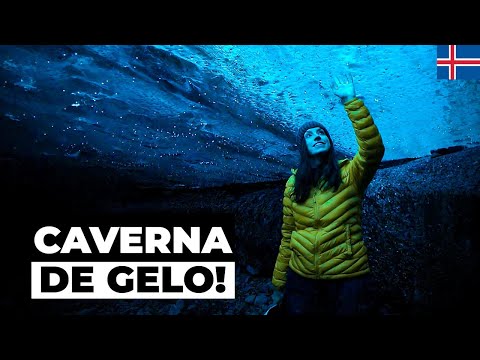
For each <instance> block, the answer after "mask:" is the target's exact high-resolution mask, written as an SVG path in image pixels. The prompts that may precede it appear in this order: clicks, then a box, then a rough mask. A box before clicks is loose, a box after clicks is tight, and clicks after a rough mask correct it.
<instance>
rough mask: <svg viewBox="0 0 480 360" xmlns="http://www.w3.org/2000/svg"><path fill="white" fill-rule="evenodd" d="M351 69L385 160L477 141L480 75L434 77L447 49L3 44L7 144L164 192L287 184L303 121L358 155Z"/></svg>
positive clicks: (2, 110) (8, 151)
mask: <svg viewBox="0 0 480 360" xmlns="http://www.w3.org/2000/svg"><path fill="white" fill-rule="evenodd" d="M343 72H349V73H351V74H352V75H353V78H354V81H355V84H356V89H357V94H358V95H359V96H361V97H363V98H364V100H365V103H366V104H367V106H368V107H369V108H370V111H371V113H372V115H373V117H374V120H375V122H376V124H377V126H378V128H379V130H380V132H381V134H382V137H383V139H384V143H385V146H386V152H385V157H384V160H392V159H401V158H406V157H408V158H411V157H420V156H425V155H429V154H430V150H432V149H437V148H441V147H448V146H454V145H464V146H475V145H478V144H479V143H480V104H479V102H478V98H479V94H480V92H479V90H480V89H479V83H478V81H462V80H456V81H448V80H437V79H436V76H437V73H436V46H431V45H430V46H420V45H417V46H413V45H409V46H374V45H368V46H366V45H362V46H360V45H355V46H281V45H275V46H225V45H224V46H213V45H209V46H170V45H169V46H165V45H162V46H0V81H1V85H2V86H1V87H0V131H1V135H0V140H1V143H0V152H1V154H2V155H3V156H17V157H36V158H37V157H38V158H46V159H49V161H51V162H52V163H54V164H55V163H58V164H61V163H63V162H69V163H74V164H78V165H79V166H102V167H113V168H115V169H118V170H120V171H125V172H127V173H128V174H130V175H132V176H134V177H135V178H136V179H137V180H138V181H139V182H143V183H149V184H157V185H161V186H167V187H204V186H219V185H223V184H227V183H243V182H248V183H250V182H262V181H271V180H280V179H286V178H287V177H288V175H289V169H290V168H292V167H295V166H296V164H297V161H298V151H297V149H296V147H295V146H294V145H293V143H294V134H295V129H296V128H297V126H298V125H299V124H300V123H302V122H304V121H307V120H318V121H321V122H322V123H324V124H325V125H326V127H327V128H328V129H329V131H330V134H331V136H332V138H333V140H334V143H335V145H336V147H337V149H338V150H339V152H340V153H341V154H342V155H343V156H353V155H354V153H355V151H356V150H357V143H356V141H355V136H354V133H353V129H352V126H351V124H350V122H349V120H348V118H347V117H346V114H345V113H344V110H343V108H342V106H341V105H340V104H339V102H338V100H337V98H336V97H335V96H333V95H332V93H331V91H330V87H329V85H330V82H331V79H332V76H333V75H335V74H339V73H343Z"/></svg>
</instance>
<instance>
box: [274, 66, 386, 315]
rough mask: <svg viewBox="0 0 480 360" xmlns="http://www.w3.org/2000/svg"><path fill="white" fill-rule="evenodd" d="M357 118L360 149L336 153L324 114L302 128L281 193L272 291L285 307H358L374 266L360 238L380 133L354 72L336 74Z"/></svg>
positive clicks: (346, 310) (333, 310) (296, 310)
mask: <svg viewBox="0 0 480 360" xmlns="http://www.w3.org/2000/svg"><path fill="white" fill-rule="evenodd" d="M332 89H333V92H334V93H335V95H337V96H338V97H339V98H340V99H341V101H342V103H343V105H344V108H345V111H346V112H347V115H348V117H349V119H350V120H351V123H352V125H353V129H354V131H355V136H356V138H357V143H358V146H359V148H358V152H357V153H356V154H355V156H354V157H353V159H352V160H349V159H343V160H337V158H336V157H335V150H334V146H333V142H332V139H331V138H330V134H329V133H328V131H327V129H326V128H325V127H324V126H323V125H322V124H321V123H319V122H307V123H305V124H303V125H302V126H301V127H300V129H299V131H298V134H297V144H298V145H299V150H300V155H301V156H300V164H299V167H298V169H297V170H294V169H292V175H291V176H290V178H289V179H288V181H287V183H286V186H285V191H284V197H283V224H282V240H281V244H280V248H279V253H278V256H277V260H276V263H275V268H274V271H273V278H272V284H273V285H274V287H275V289H276V291H275V294H274V298H275V301H276V302H279V301H280V300H281V299H282V298H283V295H284V301H283V304H284V306H285V310H286V312H287V314H328V315H353V314H357V313H358V302H359V297H360V294H361V292H362V289H363V287H364V285H365V278H366V277H367V274H368V273H369V272H370V268H369V265H368V256H367V248H366V246H365V244H364V242H363V240H362V223H361V214H362V209H361V204H362V199H363V195H364V193H365V191H366V188H367V186H368V185H369V183H370V182H371V180H372V179H373V177H374V175H375V172H376V171H377V169H378V166H379V164H380V162H381V160H382V158H383V155H384V152H385V148H384V145H383V141H382V137H381V136H380V133H379V131H378V129H377V126H376V125H375V124H374V122H373V119H372V117H371V115H370V113H369V111H368V109H367V108H366V107H365V105H364V103H363V101H362V100H361V99H358V98H357V97H356V96H355V88H354V85H353V80H352V78H351V76H350V77H347V76H344V77H342V78H334V83H333V85H332Z"/></svg>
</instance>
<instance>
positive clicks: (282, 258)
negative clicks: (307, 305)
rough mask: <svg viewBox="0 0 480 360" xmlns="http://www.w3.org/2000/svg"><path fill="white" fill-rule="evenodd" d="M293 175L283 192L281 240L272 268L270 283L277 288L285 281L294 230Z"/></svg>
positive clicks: (281, 286)
mask: <svg viewBox="0 0 480 360" xmlns="http://www.w3.org/2000/svg"><path fill="white" fill-rule="evenodd" d="M294 181H295V178H294V175H292V176H290V178H289V179H288V181H287V184H286V186H285V191H284V192H283V221H282V231H281V233H282V240H281V242H280V247H279V251H278V255H277V261H276V262H275V268H274V270H273V277H272V284H273V286H275V287H276V288H277V289H282V288H283V287H284V286H285V283H286V281H287V269H288V263H289V261H290V255H291V253H292V250H291V249H290V237H291V235H292V231H293V230H295V220H294V218H293V213H292V200H291V198H290V196H291V195H292V193H293V189H294Z"/></svg>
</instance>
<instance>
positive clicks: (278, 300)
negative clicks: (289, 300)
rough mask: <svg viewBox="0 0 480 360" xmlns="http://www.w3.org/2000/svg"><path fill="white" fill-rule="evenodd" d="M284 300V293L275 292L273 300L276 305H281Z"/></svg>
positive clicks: (276, 290)
mask: <svg viewBox="0 0 480 360" xmlns="http://www.w3.org/2000/svg"><path fill="white" fill-rule="evenodd" d="M282 299H283V291H280V290H278V289H275V290H273V294H272V300H273V303H274V304H280V303H281V302H282Z"/></svg>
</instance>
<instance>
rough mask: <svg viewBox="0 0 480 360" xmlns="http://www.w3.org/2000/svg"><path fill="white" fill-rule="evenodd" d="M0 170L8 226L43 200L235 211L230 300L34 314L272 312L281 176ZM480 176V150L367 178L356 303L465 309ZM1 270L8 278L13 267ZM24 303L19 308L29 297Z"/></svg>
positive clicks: (473, 265) (472, 274) (84, 305)
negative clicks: (178, 184) (181, 178)
mask: <svg viewBox="0 0 480 360" xmlns="http://www.w3.org/2000/svg"><path fill="white" fill-rule="evenodd" d="M0 165H1V170H2V171H0V174H1V176H0V178H1V189H2V194H3V199H5V200H4V202H3V204H2V205H3V207H4V213H5V214H6V218H5V220H6V222H7V223H12V224H22V221H23V222H25V221H27V220H28V219H29V218H32V217H35V216H36V214H38V213H40V212H42V211H45V208H46V206H47V205H46V204H48V203H49V204H52V203H53V204H55V206H56V207H57V208H58V209H65V211H67V210H68V209H75V211H94V210H98V209H104V210H108V211H110V212H112V213H124V214H130V213H132V214H133V213H135V212H136V211H140V210H141V211H151V212H159V211H162V210H169V211H172V212H175V211H178V212H179V213H181V212H196V211H205V212H209V211H214V212H221V213H222V212H223V213H231V214H234V216H235V239H234V241H235V244H236V248H235V256H236V269H237V273H236V298H235V299H234V300H203V301H202V300H168V301H167V300H162V301H158V300H121V301H113V300H101V301H100V300H98V301H95V300H89V301H50V302H43V303H42V304H40V305H39V304H36V305H35V306H34V307H33V308H34V309H41V311H46V312H53V313H64V314H88V315H92V314H129V315H145V314H170V315H174V314H188V315H190V314H199V315H204V314H219V315H227V314H228V315H229V314H233V315H238V314H262V313H263V312H264V311H265V310H266V309H267V308H268V306H269V305H271V302H272V298H271V295H272V289H271V287H270V277H271V272H272V269H273V265H274V261H275V257H276V254H277V248H278V245H279V241H280V226H281V199H282V194H283V187H284V181H282V182H270V183H258V184H251V185H247V184H244V185H232V186H229V187H219V188H210V189H185V190H171V189H162V188H160V187H153V186H149V187H145V186H144V185H138V184H136V183H135V181H134V180H132V178H129V177H128V175H127V174H125V173H123V174H122V175H119V174H118V173H115V172H113V171H112V170H111V169H110V168H101V167H88V168H86V167H85V168H78V167H67V166H64V167H59V166H58V164H52V163H50V162H49V158H48V157H46V158H44V159H43V160H42V161H38V159H36V160H29V159H21V158H13V157H7V158H6V157H3V158H2V159H1V161H0ZM479 174H480V148H479V147H476V148H467V149H464V150H462V151H458V152H455V153H451V154H445V155H442V156H436V157H424V158H420V159H417V160H413V161H409V162H408V163H405V164H402V165H399V166H392V167H388V168H384V169H380V170H379V171H378V173H377V175H376V176H375V178H374V180H373V182H372V183H371V185H370V187H369V188H368V190H367V193H366V197H365V200H364V207H363V219H364V225H363V227H364V235H365V241H366V243H367V247H368V249H369V254H370V262H371V269H372V274H373V279H374V281H373V283H372V289H371V290H372V296H371V298H370V299H369V303H368V304H365V306H367V307H369V309H371V312H372V313H375V314H393V315H395V314H423V313H431V312H453V311H459V312H466V311H475V312H476V308H477V307H476V303H477V302H478V300H479V299H478V295H477V293H478V290H479V279H480V271H479V270H480V269H479V265H478V264H479V263H480V261H479V260H480V249H479V245H478V240H477V239H478V236H477V235H476V228H475V226H476V225H477V224H479V223H480V218H479V216H478V205H479V197H480V176H479ZM287 176H288V174H285V180H286V178H287ZM11 229H12V230H11V232H10V233H9V232H8V229H7V233H6V235H7V238H8V239H10V240H9V241H8V242H7V244H6V246H7V248H6V250H5V252H4V255H5V257H6V259H4V260H5V261H8V257H9V256H10V255H11V254H17V255H18V254H19V253H20V252H22V251H23V252H25V253H27V251H28V250H29V249H30V246H31V244H30V243H21V242H28V241H29V240H28V239H16V238H15V229H14V227H11ZM20 260H21V261H19V262H18V263H15V264H16V265H15V266H18V268H17V270H18V269H20V268H23V269H24V273H22V272H13V273H12V277H11V278H10V279H7V282H6V285H5V286H6V289H7V292H6V294H8V295H7V296H6V297H5V298H3V299H2V302H3V303H5V304H12V303H15V302H16V301H18V297H19V296H20V297H21V296H24V295H25V294H24V293H23V292H22V291H25V289H24V288H22V289H18V288H17V287H18V282H16V280H19V279H22V280H25V277H22V276H27V275H28V271H29V270H28V269H29V260H28V259H25V258H21V259H20ZM7 263H8V266H9V268H8V270H9V271H10V272H12V268H11V266H13V265H12V262H11V261H10V262H7ZM3 264H5V263H3ZM15 274H16V275H15ZM16 284H17V286H16ZM22 294H23V295H22ZM23 301H24V302H25V301H26V302H27V303H28V299H25V298H23ZM37 306H38V308H36V307H37ZM27 307H28V304H27ZM17 310H18V309H17Z"/></svg>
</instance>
